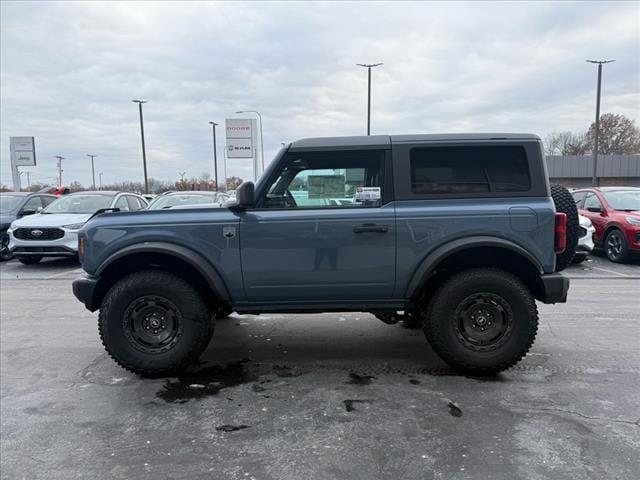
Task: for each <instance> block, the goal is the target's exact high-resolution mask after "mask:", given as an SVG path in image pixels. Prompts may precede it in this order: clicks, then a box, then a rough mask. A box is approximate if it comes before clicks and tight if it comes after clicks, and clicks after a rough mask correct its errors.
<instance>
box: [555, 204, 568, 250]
mask: <svg viewBox="0 0 640 480" xmlns="http://www.w3.org/2000/svg"><path fill="white" fill-rule="evenodd" d="M553 248H554V250H555V252H556V253H562V252H564V251H565V249H566V248H567V214H566V213H556V228H555V236H554V239H553Z"/></svg>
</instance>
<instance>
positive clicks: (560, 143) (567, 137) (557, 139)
mask: <svg viewBox="0 0 640 480" xmlns="http://www.w3.org/2000/svg"><path fill="white" fill-rule="evenodd" d="M544 150H545V154H546V155H584V154H585V153H587V152H588V151H589V143H588V142H587V140H586V135H585V134H584V133H573V132H568V131H567V132H553V133H550V134H549V135H547V136H546V137H545V139H544Z"/></svg>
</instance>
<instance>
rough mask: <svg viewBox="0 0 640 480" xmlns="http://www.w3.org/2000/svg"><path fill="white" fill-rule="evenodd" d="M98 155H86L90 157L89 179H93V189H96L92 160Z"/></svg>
mask: <svg viewBox="0 0 640 480" xmlns="http://www.w3.org/2000/svg"><path fill="white" fill-rule="evenodd" d="M97 156H98V155H92V154H90V153H87V157H91V178H93V189H94V190H95V189H96V170H95V168H94V165H93V159H94V158H96V157H97Z"/></svg>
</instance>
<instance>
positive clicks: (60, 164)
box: [56, 155, 64, 187]
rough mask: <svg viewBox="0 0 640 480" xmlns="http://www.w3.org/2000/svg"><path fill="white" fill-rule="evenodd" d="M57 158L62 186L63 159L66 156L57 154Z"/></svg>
mask: <svg viewBox="0 0 640 480" xmlns="http://www.w3.org/2000/svg"><path fill="white" fill-rule="evenodd" d="M56 158H57V159H58V187H62V171H63V170H62V160H64V157H62V156H60V155H56Z"/></svg>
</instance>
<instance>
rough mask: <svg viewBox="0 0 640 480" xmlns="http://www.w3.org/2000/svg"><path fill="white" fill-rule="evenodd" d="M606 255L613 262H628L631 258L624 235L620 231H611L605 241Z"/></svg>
mask: <svg viewBox="0 0 640 480" xmlns="http://www.w3.org/2000/svg"><path fill="white" fill-rule="evenodd" d="M604 253H605V255H606V256H607V258H608V259H609V260H611V261H612V262H616V263H623V262H626V261H627V260H628V257H629V249H628V248H627V240H626V239H625V238H624V233H622V232H621V231H620V230H618V229H613V230H611V231H610V232H609V233H608V234H607V237H606V238H605V240H604Z"/></svg>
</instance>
